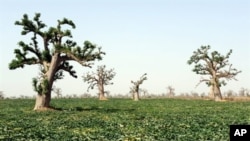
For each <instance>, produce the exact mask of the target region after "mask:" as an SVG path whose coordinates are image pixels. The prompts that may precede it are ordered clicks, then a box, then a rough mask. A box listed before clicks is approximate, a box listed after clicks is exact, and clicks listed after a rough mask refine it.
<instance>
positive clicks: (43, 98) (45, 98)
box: [34, 94, 51, 110]
mask: <svg viewBox="0 0 250 141" xmlns="http://www.w3.org/2000/svg"><path fill="white" fill-rule="evenodd" d="M50 100H51V95H50V94H48V95H40V94H38V95H37V97H36V103H35V107H34V110H42V109H46V108H50Z"/></svg>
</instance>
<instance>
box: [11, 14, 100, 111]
mask: <svg viewBox="0 0 250 141" xmlns="http://www.w3.org/2000/svg"><path fill="white" fill-rule="evenodd" d="M15 25H18V26H21V27H22V29H23V30H22V32H21V35H28V34H29V35H30V36H31V42H30V43H25V42H23V41H20V42H19V43H18V45H19V47H21V49H15V50H14V53H15V55H16V58H15V59H13V60H12V61H11V62H10V64H9V69H11V70H13V69H16V68H23V67H24V66H25V65H39V66H40V74H39V77H37V78H34V79H33V86H34V90H35V91H36V92H37V93H38V95H37V98H36V104H35V107H34V110H37V109H41V108H49V107H50V101H51V90H52V86H53V82H54V81H55V80H58V79H62V78H63V72H64V71H65V72H68V73H69V74H70V75H71V76H72V77H75V78H76V77H77V75H76V72H75V71H74V70H73V66H72V65H70V64H69V62H70V61H75V62H78V63H79V64H81V65H82V66H85V67H91V65H92V63H93V61H95V60H101V59H102V55H103V54H104V52H102V51H101V48H98V47H97V46H96V45H94V44H92V43H91V42H89V41H85V42H84V44H83V46H82V47H80V46H79V45H77V43H76V42H75V41H73V40H72V39H71V38H72V35H71V31H70V30H69V29H65V30H63V26H66V27H71V28H73V29H74V28H75V24H74V23H73V21H71V20H68V19H66V18H64V19H62V20H58V21H57V25H56V26H55V27H48V28H46V27H47V26H46V25H45V24H44V23H43V22H42V21H41V20H40V13H36V14H35V16H34V18H33V19H30V18H29V17H28V15H27V14H24V15H23V18H22V19H21V20H20V21H16V22H15ZM39 41H40V43H39ZM91 62H92V63H91Z"/></svg>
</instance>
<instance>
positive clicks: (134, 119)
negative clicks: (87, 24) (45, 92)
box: [0, 99, 250, 141]
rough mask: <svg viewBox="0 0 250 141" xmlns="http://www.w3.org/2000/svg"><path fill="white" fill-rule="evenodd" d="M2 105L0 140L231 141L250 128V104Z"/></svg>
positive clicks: (121, 101) (65, 102) (1, 102)
mask: <svg viewBox="0 0 250 141" xmlns="http://www.w3.org/2000/svg"><path fill="white" fill-rule="evenodd" d="M34 102H35V100H32V99H12V100H11V99H6V100H0V117H1V118H0V140H25V141H26V140H70V141H71V140H86V141H87V140H98V141H100V140H103V141H105V140H107V141H110V140H120V141H125V140H162V141H166V140H183V141H189V140H190V141H193V140H199V141H201V140H214V141H218V140H220V141H221V140H229V125H232V124H250V102H214V101H206V100H183V99H145V100H141V101H138V102H134V101H132V100H130V99H110V100H108V101H98V100H97V99H53V100H52V103H51V105H52V106H54V107H57V108H58V110H57V111H43V112H37V111H33V110H32V108H33V106H34Z"/></svg>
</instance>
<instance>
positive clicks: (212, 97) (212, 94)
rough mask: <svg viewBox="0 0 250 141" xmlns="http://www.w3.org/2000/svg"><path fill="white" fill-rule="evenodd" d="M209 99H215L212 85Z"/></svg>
mask: <svg viewBox="0 0 250 141" xmlns="http://www.w3.org/2000/svg"><path fill="white" fill-rule="evenodd" d="M208 97H209V98H211V99H214V87H213V86H212V85H211V86H210V92H209V96H208Z"/></svg>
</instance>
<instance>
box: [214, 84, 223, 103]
mask: <svg viewBox="0 0 250 141" xmlns="http://www.w3.org/2000/svg"><path fill="white" fill-rule="evenodd" d="M214 100H215V101H221V100H222V95H221V91H220V87H219V85H215V86H214Z"/></svg>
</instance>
